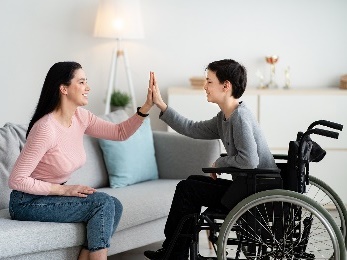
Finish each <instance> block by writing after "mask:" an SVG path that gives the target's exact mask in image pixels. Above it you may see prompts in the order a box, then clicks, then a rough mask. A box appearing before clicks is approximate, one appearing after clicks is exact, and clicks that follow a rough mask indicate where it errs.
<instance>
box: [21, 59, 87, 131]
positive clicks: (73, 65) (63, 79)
mask: <svg viewBox="0 0 347 260" xmlns="http://www.w3.org/2000/svg"><path fill="white" fill-rule="evenodd" d="M81 68H82V66H81V65H80V64H79V63H77V62H73V61H64V62H57V63H55V64H54V65H53V66H52V67H51V68H50V69H49V71H48V73H47V76H46V79H45V82H44V83H43V87H42V90H41V94H40V98H39V102H38V103H37V106H36V109H35V112H34V115H33V117H32V118H31V120H30V123H29V127H28V130H27V133H26V137H28V135H29V132H30V130H31V128H32V127H33V125H34V124H35V123H36V122H37V121H38V120H39V119H40V118H42V117H43V116H44V115H47V114H49V113H51V112H52V111H53V110H54V109H55V108H57V107H58V106H59V105H60V89H59V88H60V85H65V86H70V84H71V79H72V78H73V77H74V75H75V71H76V70H78V69H81Z"/></svg>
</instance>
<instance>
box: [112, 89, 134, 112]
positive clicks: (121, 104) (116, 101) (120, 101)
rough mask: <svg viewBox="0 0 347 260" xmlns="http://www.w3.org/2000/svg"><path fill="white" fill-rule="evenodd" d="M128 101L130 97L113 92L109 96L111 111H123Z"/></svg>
mask: <svg viewBox="0 0 347 260" xmlns="http://www.w3.org/2000/svg"><path fill="white" fill-rule="evenodd" d="M130 101H131V97H130V96H129V95H128V94H127V93H125V92H121V91H119V90H115V91H114V92H113V93H112V95H111V104H110V105H111V111H115V110H118V109H125V107H126V106H128V105H129V103H130Z"/></svg>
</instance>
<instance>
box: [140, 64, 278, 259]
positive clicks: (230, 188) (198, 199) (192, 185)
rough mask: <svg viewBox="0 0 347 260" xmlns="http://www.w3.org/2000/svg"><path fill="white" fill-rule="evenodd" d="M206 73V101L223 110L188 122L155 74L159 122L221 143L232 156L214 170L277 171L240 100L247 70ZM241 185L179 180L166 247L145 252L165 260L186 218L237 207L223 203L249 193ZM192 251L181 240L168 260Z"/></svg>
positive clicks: (227, 67)
mask: <svg viewBox="0 0 347 260" xmlns="http://www.w3.org/2000/svg"><path fill="white" fill-rule="evenodd" d="M206 70H207V76H206V84H205V86H204V89H205V91H206V95H207V101H208V102H212V103H216V104H217V105H218V106H219V107H220V109H221V111H220V112H219V113H218V114H217V115H216V116H215V117H213V118H212V119H210V120H206V121H200V122H194V121H192V120H189V119H187V118H184V117H183V116H181V115H180V114H178V113H177V112H176V111H175V110H174V109H172V108H171V107H168V106H167V104H166V103H165V102H164V101H163V99H162V97H161V94H160V91H159V88H158V86H157V84H156V81H155V78H154V75H152V74H151V77H152V78H153V80H152V81H151V82H153V85H152V92H153V102H154V103H155V104H156V105H157V107H158V108H159V109H160V110H161V113H160V119H162V120H163V121H164V122H166V123H167V124H168V125H169V126H170V127H172V128H173V129H174V130H176V131H177V132H178V133H180V134H183V135H186V136H189V137H192V138H198V139H221V140H222V142H223V144H224V146H225V150H226V152H227V156H225V157H219V158H218V159H217V160H216V161H215V162H214V163H213V167H227V166H232V167H237V168H242V169H253V168H277V167H276V164H275V161H274V159H273V156H272V154H271V152H270V150H269V148H268V145H267V143H266V140H265V138H264V135H263V133H262V132H261V130H260V127H259V125H258V123H257V121H256V119H255V118H254V116H253V115H252V113H251V111H250V110H249V109H248V108H247V106H246V104H244V102H241V101H239V98H240V97H241V96H242V94H243V93H244V91H245V89H246V85H247V73H246V69H245V68H244V67H243V66H242V65H240V64H239V63H238V62H236V61H234V60H231V59H225V60H220V61H215V62H212V63H210V64H209V65H208V66H207V68H206ZM242 184H243V183H242V180H240V179H236V180H233V181H230V180H226V179H221V178H217V176H216V174H211V176H210V177H209V176H190V177H188V179H187V180H183V181H180V182H179V183H178V185H177V187H176V191H175V195H174V198H173V201H172V204H171V209H170V212H169V216H168V219H167V222H166V225H165V230H164V233H165V237H166V239H165V241H164V243H163V247H162V248H161V249H159V250H157V251H146V252H145V256H146V257H147V258H148V259H152V260H159V259H163V257H164V255H165V254H166V250H167V248H168V247H169V245H170V242H171V238H172V237H173V234H174V232H175V230H176V228H177V226H178V224H179V222H180V221H181V219H182V218H183V217H184V216H186V215H188V214H194V213H196V214H198V213H200V210H201V207H202V206H205V207H217V208H220V209H224V210H229V209H230V208H231V207H232V206H231V205H230V204H229V205H226V204H225V203H223V197H224V195H225V194H226V193H227V192H228V196H229V194H230V192H231V195H232V196H233V197H235V198H236V197H240V194H242V193H243V191H244V189H243V187H244V186H242ZM228 198H229V197H228ZM241 199H242V198H241ZM241 199H239V201H240V200H241ZM239 201H238V202H239ZM228 202H229V200H228ZM191 226H192V224H191V222H188V223H186V225H184V226H183V229H182V231H181V232H182V233H189V230H190V227H191ZM188 251H189V240H188V239H182V238H181V239H178V241H177V242H176V244H175V246H174V248H173V250H172V251H171V254H170V257H169V259H174V260H181V259H188Z"/></svg>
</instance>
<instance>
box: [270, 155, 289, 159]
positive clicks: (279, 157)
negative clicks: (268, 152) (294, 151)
mask: <svg viewBox="0 0 347 260" xmlns="http://www.w3.org/2000/svg"><path fill="white" fill-rule="evenodd" d="M272 156H273V157H274V159H275V160H276V159H279V160H288V154H273V155H272Z"/></svg>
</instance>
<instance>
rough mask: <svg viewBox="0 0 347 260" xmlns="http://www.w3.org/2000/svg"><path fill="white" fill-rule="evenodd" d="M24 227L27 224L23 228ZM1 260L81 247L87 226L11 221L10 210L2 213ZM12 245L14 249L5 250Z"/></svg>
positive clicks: (0, 219) (0, 214)
mask: <svg viewBox="0 0 347 260" xmlns="http://www.w3.org/2000/svg"><path fill="white" fill-rule="evenodd" d="M24 223H25V224H24ZM0 230H1V232H0V245H3V246H1V250H0V251H1V252H0V258H2V257H3V258H4V259H6V258H7V257H8V256H15V255H22V254H28V253H34V252H41V251H48V250H54V249H58V248H65V247H73V246H79V245H82V244H83V243H84V241H85V236H86V231H85V225H84V224H82V223H53V222H38V221H25V222H24V221H17V220H11V219H10V214H9V212H8V209H3V210H0ZM5 245H11V246H5Z"/></svg>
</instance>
